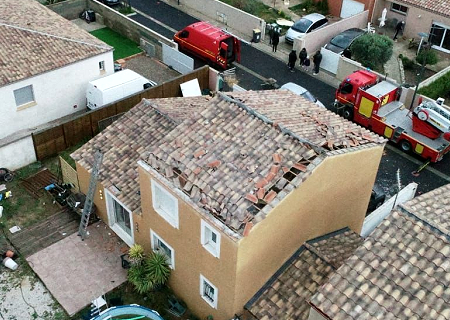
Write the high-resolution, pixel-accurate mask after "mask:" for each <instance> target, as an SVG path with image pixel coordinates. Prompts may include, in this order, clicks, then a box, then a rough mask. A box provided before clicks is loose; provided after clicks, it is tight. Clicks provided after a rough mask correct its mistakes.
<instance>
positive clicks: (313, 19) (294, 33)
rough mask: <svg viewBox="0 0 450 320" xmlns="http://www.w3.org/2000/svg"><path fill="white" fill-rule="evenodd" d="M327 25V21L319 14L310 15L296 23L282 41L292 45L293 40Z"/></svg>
mask: <svg viewBox="0 0 450 320" xmlns="http://www.w3.org/2000/svg"><path fill="white" fill-rule="evenodd" d="M327 23H328V19H327V18H326V17H325V16H323V15H321V14H320V13H310V14H308V15H306V16H304V17H302V18H301V19H300V20H298V21H296V22H295V23H294V24H293V25H292V27H290V28H289V30H288V31H287V32H286V35H285V37H284V39H285V40H286V42H289V43H293V42H294V38H297V37H303V36H304V35H305V34H306V33H309V32H311V31H313V30H316V29H318V28H321V27H323V26H325V25H326V24H327Z"/></svg>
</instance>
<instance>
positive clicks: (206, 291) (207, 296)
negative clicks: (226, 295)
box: [200, 275, 218, 309]
mask: <svg viewBox="0 0 450 320" xmlns="http://www.w3.org/2000/svg"><path fill="white" fill-rule="evenodd" d="M200 295H201V296H202V298H203V300H205V301H206V302H207V303H208V304H209V305H210V306H211V307H213V308H214V309H217V295H218V290H217V288H216V287H215V286H214V285H213V284H212V283H211V282H209V281H208V279H206V278H205V277H204V276H202V275H200Z"/></svg>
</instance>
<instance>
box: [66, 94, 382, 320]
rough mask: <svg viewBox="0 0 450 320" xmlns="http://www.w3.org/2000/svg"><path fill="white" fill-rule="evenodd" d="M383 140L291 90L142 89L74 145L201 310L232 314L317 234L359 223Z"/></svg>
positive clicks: (100, 191) (125, 224) (85, 172)
mask: <svg viewBox="0 0 450 320" xmlns="http://www.w3.org/2000/svg"><path fill="white" fill-rule="evenodd" d="M384 144H385V140H384V139H383V138H380V137H378V136H377V135H375V134H373V133H371V132H370V131H368V130H366V129H364V128H361V127H359V126H357V125H356V124H354V123H351V122H349V121H346V120H344V119H342V118H340V117H339V116H337V115H336V114H334V113H332V112H330V111H328V110H325V109H323V108H320V107H318V106H316V105H315V104H313V103H311V102H309V101H307V100H305V99H304V98H302V97H299V96H296V95H294V94H292V93H290V92H287V91H281V90H270V91H261V92H255V91H249V92H239V93H236V92H233V93H229V94H218V95H217V96H215V97H213V98H211V97H192V98H168V99H154V100H142V101H141V102H140V103H139V104H138V105H137V106H135V107H134V108H133V109H131V110H130V111H129V112H127V113H126V114H125V115H124V116H122V117H121V118H120V119H119V120H117V121H116V122H115V123H113V124H112V125H111V126H110V127H108V128H107V129H106V130H105V131H103V132H102V133H101V134H99V135H98V136H96V137H95V138H93V139H92V140H91V141H90V142H88V143H87V144H86V145H84V146H83V147H82V148H81V149H79V150H78V151H76V152H75V153H74V154H73V158H74V159H75V160H76V163H77V171H78V175H79V181H80V187H81V190H82V191H83V192H86V191H87V186H88V183H89V176H90V174H89V171H90V170H91V168H92V161H93V153H94V150H96V149H98V148H100V149H101V150H102V151H103V153H104V161H103V164H102V168H101V174H100V179H99V183H98V186H97V191H96V195H95V199H94V202H95V204H96V206H97V208H98V212H99V215H100V217H101V218H102V219H103V220H104V221H105V222H106V223H107V224H108V225H109V226H110V227H111V229H112V230H113V231H114V232H116V233H117V234H118V235H119V236H120V237H121V238H122V239H123V240H124V241H125V242H126V243H127V244H128V245H132V244H134V243H139V244H141V245H143V246H144V247H145V248H146V249H147V250H152V249H156V248H159V249H162V250H164V251H165V252H166V254H167V257H168V261H169V263H170V266H171V268H172V274H171V278H170V282H169V285H170V286H171V287H172V289H173V290H174V292H175V293H176V294H177V295H178V296H179V297H180V298H181V299H183V300H184V301H185V302H186V303H187V305H188V307H189V308H190V309H191V310H192V311H193V312H194V313H196V314H197V315H199V316H201V317H205V316H207V315H213V316H214V319H218V320H225V319H230V318H231V317H232V316H233V315H234V314H235V313H238V312H240V311H241V310H242V309H243V307H244V305H245V304H246V303H247V302H248V301H249V300H250V299H251V298H252V297H253V296H254V295H255V293H256V292H257V291H258V290H259V289H260V288H261V287H262V286H263V285H264V284H265V283H266V282H267V281H268V279H269V278H270V277H271V276H272V275H273V274H274V273H275V272H276V271H277V270H278V269H279V268H280V267H281V266H282V265H283V263H285V261H287V260H288V259H289V258H290V257H291V256H292V255H293V254H294V253H295V252H296V250H298V248H299V247H300V246H301V245H302V244H303V243H304V242H305V241H307V240H309V239H313V238H316V237H318V236H321V235H324V234H327V233H330V232H333V231H336V230H339V229H342V228H345V227H349V228H350V229H351V230H353V231H355V232H359V231H360V229H361V226H362V223H363V219H364V216H365V212H366V208H367V204H368V202H369V198H370V194H371V189H372V185H373V183H374V181H375V177H376V172H377V169H378V165H379V162H380V158H381V156H382V152H383V148H384Z"/></svg>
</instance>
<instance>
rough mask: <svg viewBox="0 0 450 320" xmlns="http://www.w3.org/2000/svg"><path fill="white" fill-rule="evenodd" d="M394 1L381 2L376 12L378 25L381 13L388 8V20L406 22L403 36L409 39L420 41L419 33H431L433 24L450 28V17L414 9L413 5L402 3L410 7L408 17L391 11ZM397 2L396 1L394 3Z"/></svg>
mask: <svg viewBox="0 0 450 320" xmlns="http://www.w3.org/2000/svg"><path fill="white" fill-rule="evenodd" d="M392 2H393V1H386V0H379V1H378V3H377V5H376V8H375V10H374V17H373V19H372V20H373V21H375V22H374V23H376V21H377V19H378V18H379V17H381V11H382V10H383V9H384V8H386V9H387V14H386V17H387V18H388V19H392V18H396V19H397V20H399V21H400V20H403V21H405V29H404V32H403V35H404V36H405V37H407V38H416V39H419V36H418V33H419V32H426V33H429V32H430V29H431V25H432V23H433V22H440V23H442V24H445V25H447V26H450V17H444V16H440V15H438V14H437V13H432V12H429V11H426V10H423V9H420V8H416V7H413V6H411V5H408V4H405V3H403V2H402V3H400V2H399V4H401V5H403V6H406V7H408V13H407V14H406V15H403V14H400V13H397V12H394V11H391V3H392ZM394 2H395V1H394Z"/></svg>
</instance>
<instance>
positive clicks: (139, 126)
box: [71, 97, 208, 211]
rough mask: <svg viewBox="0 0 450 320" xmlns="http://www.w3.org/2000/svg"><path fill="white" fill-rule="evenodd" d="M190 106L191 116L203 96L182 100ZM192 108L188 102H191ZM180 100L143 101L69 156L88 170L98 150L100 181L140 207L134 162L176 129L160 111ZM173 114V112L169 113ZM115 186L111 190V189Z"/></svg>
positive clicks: (130, 205) (128, 204)
mask: <svg viewBox="0 0 450 320" xmlns="http://www.w3.org/2000/svg"><path fill="white" fill-rule="evenodd" d="M184 99H185V103H186V105H190V110H191V113H195V111H196V109H201V108H203V106H204V105H205V104H206V103H207V101H208V99H207V98H204V97H195V98H184ZM194 101H195V103H193V104H192V105H191V102H194ZM179 102H180V100H179V99H177V98H175V99H155V100H151V102H149V101H148V100H142V101H141V102H140V103H139V104H138V105H136V106H135V107H134V108H132V109H131V110H130V111H128V112H127V113H125V114H124V115H123V116H122V117H121V118H119V119H118V120H116V121H115V122H114V123H113V124H111V125H110V126H109V127H107V128H106V129H105V130H104V131H103V132H101V133H100V134H98V135H97V136H95V137H94V138H93V139H91V140H90V141H89V142H88V143H86V144H85V145H83V147H81V148H80V149H78V150H77V151H75V152H74V153H73V154H72V155H71V156H72V158H73V159H74V160H75V161H79V163H80V165H82V166H83V167H84V168H85V169H87V170H90V169H91V168H92V163H93V161H94V153H95V150H97V149H101V150H102V152H104V154H103V162H102V166H101V170H100V176H99V181H101V182H102V184H103V186H104V187H105V188H108V189H109V190H110V191H112V192H113V193H114V195H115V196H116V197H117V198H118V199H119V200H120V201H121V202H122V203H123V204H125V206H126V207H127V208H128V209H129V210H131V211H136V210H138V209H139V208H140V195H139V180H138V172H137V166H138V164H137V161H138V160H139V159H141V157H142V155H143V154H144V153H145V152H146V150H147V148H148V147H150V146H152V145H156V144H158V143H159V141H161V140H162V139H164V137H165V136H166V135H167V134H168V133H169V132H170V131H171V130H172V129H173V128H175V127H176V125H177V123H176V121H181V119H180V118H174V119H171V118H168V117H167V116H166V115H164V114H162V113H161V112H160V111H158V110H159V105H164V110H166V111H167V110H168V111H171V110H172V109H174V110H177V109H178V106H179ZM172 113H174V111H172ZM112 186H114V187H113V188H111V187H112Z"/></svg>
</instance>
